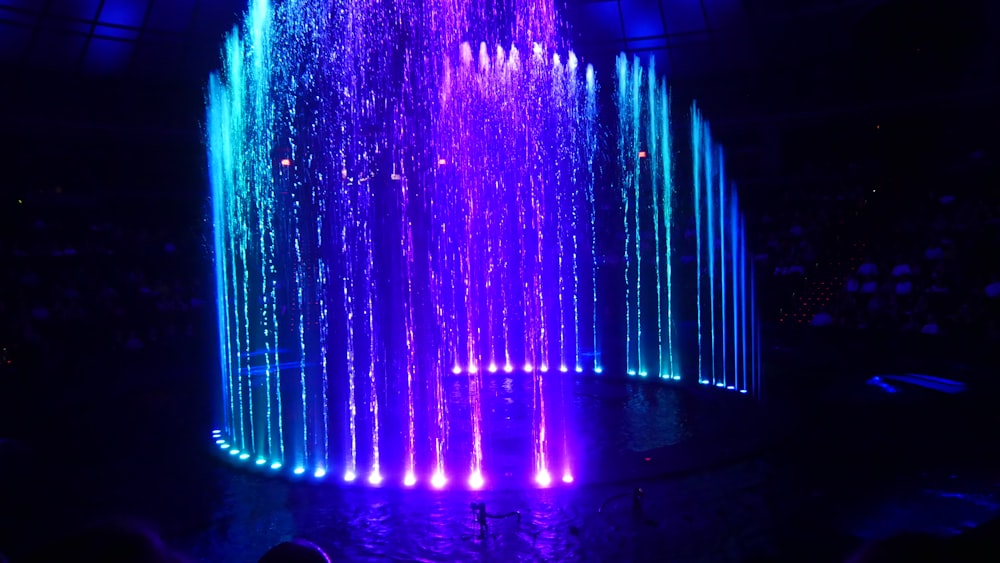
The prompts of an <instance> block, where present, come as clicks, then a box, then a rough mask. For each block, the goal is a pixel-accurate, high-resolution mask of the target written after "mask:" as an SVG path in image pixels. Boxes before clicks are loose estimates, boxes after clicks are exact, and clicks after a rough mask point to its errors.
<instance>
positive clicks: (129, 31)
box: [94, 25, 139, 39]
mask: <svg viewBox="0 0 1000 563" xmlns="http://www.w3.org/2000/svg"><path fill="white" fill-rule="evenodd" d="M94 35H98V36H101V37H104V38H110V39H135V38H137V37H139V29H138V28H135V27H119V26H111V25H98V26H95V27H94Z"/></svg>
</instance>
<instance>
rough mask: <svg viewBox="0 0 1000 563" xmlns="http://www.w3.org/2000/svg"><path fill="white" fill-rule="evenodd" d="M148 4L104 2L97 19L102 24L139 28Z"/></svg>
mask: <svg viewBox="0 0 1000 563" xmlns="http://www.w3.org/2000/svg"><path fill="white" fill-rule="evenodd" d="M161 1H170V0H161ZM148 4H149V2H148V1H146V0H104V6H102V7H101V15H100V17H99V19H100V20H101V22H102V23H110V24H117V25H125V26H130V27H139V26H140V25H142V20H143V18H144V17H145V16H146V7H147V5H148Z"/></svg>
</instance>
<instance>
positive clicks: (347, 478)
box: [344, 471, 358, 483]
mask: <svg viewBox="0 0 1000 563" xmlns="http://www.w3.org/2000/svg"><path fill="white" fill-rule="evenodd" d="M357 478H358V474H357V473H355V472H353V471H348V472H347V473H344V481H347V482H348V483H353V482H354V480H355V479H357Z"/></svg>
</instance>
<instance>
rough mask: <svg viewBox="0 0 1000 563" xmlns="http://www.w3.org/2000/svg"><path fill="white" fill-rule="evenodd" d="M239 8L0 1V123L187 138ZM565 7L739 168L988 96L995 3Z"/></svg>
mask: <svg viewBox="0 0 1000 563" xmlns="http://www.w3.org/2000/svg"><path fill="white" fill-rule="evenodd" d="M246 1H247V0H0V72H2V73H3V74H0V76H6V77H7V80H6V84H5V87H3V88H0V124H2V125H3V127H4V128H5V129H6V130H8V131H15V130H16V131H21V132H23V133H25V134H28V135H36V136H40V135H48V134H49V133H48V132H49V131H55V130H57V129H59V130H60V133H63V132H65V131H68V130H70V129H72V130H73V131H75V132H76V133H74V135H76V136H77V137H78V138H80V139H84V138H87V137H88V136H92V135H93V134H94V132H95V130H97V129H106V130H108V131H109V132H110V133H109V136H112V137H114V138H116V139H125V138H130V139H135V138H144V137H148V136H150V134H151V133H150V132H151V131H153V133H152V134H155V135H164V134H165V135H168V136H171V138H172V139H173V138H176V139H181V140H178V141H177V143H178V144H179V145H184V146H187V145H190V144H192V139H194V143H197V142H198V138H199V136H200V119H201V109H200V108H201V107H202V103H203V102H202V96H203V94H202V89H203V88H204V84H205V78H206V76H207V74H208V72H209V71H210V70H212V69H214V68H216V67H217V66H218V64H219V47H220V44H221V39H222V36H223V34H224V33H225V32H226V31H227V30H228V29H230V28H231V27H232V26H233V25H234V24H235V23H236V22H237V21H239V19H240V15H241V13H242V11H243V10H244V9H245V6H246ZM565 2H566V4H567V5H566V9H565V12H564V13H565V14H566V19H567V20H568V23H569V24H570V29H571V33H572V36H571V38H570V39H571V43H572V45H573V46H574V48H575V49H576V51H577V53H578V54H580V55H581V56H582V57H583V59H584V60H586V61H589V62H594V63H595V66H596V67H597V69H598V72H599V73H607V72H610V71H609V70H608V69H610V68H613V67H612V66H611V65H612V64H613V61H612V59H613V57H614V56H615V55H617V54H618V53H619V52H621V51H626V52H629V53H634V54H636V55H638V56H640V57H644V58H646V57H651V56H653V57H655V58H656V61H657V63H656V64H657V68H658V69H660V70H661V71H662V72H663V73H664V74H665V75H666V76H667V77H668V79H669V80H670V82H671V84H672V87H673V89H674V91H675V93H677V94H678V99H685V100H686V99H692V98H697V99H698V100H699V101H700V102H701V103H702V105H703V107H705V109H706V114H707V115H710V116H712V119H713V121H714V122H715V123H717V124H718V125H719V130H720V132H721V135H722V137H723V138H724V140H725V141H726V143H727V145H729V146H731V147H733V149H734V151H733V153H734V159H733V160H734V162H735V161H738V160H740V159H742V160H744V161H746V162H747V165H745V166H744V168H745V169H746V170H748V171H749V169H750V167H752V166H759V165H760V162H763V161H764V160H765V155H767V154H781V153H783V152H785V153H787V152H788V151H787V150H784V149H782V148H780V147H781V146H782V145H796V146H799V145H801V143H800V142H798V141H790V140H789V139H795V138H797V137H794V136H793V134H792V133H788V132H787V130H792V129H796V128H798V129H799V131H797V132H794V135H798V136H799V137H809V138H819V137H821V136H822V133H821V132H818V130H808V128H806V129H807V130H806V131H805V132H803V131H802V129H803V125H802V123H803V122H804V121H810V122H815V123H820V122H822V123H823V125H822V126H823V127H828V126H829V125H830V124H831V123H832V124H836V125H837V126H840V125H842V124H843V122H844V121H845V120H844V119H843V118H842V116H844V115H850V116H852V117H851V119H854V120H860V121H864V120H870V119H873V117H872V116H873V115H876V114H880V113H884V110H886V108H891V109H892V111H899V108H903V109H904V110H906V111H910V112H911V113H912V114H919V113H921V112H924V111H925V108H927V107H930V106H934V107H935V108H940V107H954V108H958V109H960V110H961V111H964V112H969V111H970V110H969V108H971V107H979V106H982V105H984V104H993V100H995V99H998V96H1000V90H998V88H997V84H998V83H1000V62H998V56H997V53H998V52H1000V40H998V39H997V38H998V37H1000V2H992V1H991V0H949V2H943V1H935V0H565ZM67 83H68V84H71V85H70V86H68V87H67V86H66V84H67ZM67 92H68V93H67ZM32 108H33V109H32ZM906 108H909V109H908V110H907V109H906ZM935 111H937V109H936V110H935ZM60 112H61V113H60ZM61 115H62V117H60V116H61ZM973 115H975V113H974V112H973ZM858 116H860V117H858ZM963 119H964V118H963ZM783 120H784V122H785V123H781V122H782V121H783ZM46 122H51V123H52V127H50V128H48V129H46V128H45V127H44V123H46ZM40 124H43V125H40ZM66 124H69V125H68V126H67V125H66ZM865 126H867V125H865ZM727 127H728V129H727ZM810 127H819V125H810ZM60 128H61V129H60ZM778 129H785V130H786V131H782V132H777V130H778ZM121 142H123V143H124V142H125V141H121ZM776 147H777V148H776ZM811 150H812V152H814V153H821V152H824V151H826V150H827V149H825V148H823V147H821V146H817V147H814V148H811ZM741 151H742V152H741ZM837 158H838V159H840V160H843V159H841V158H840V157H839V156H838V157H837ZM845 158H846V157H845ZM781 167H782V164H781V162H780V161H776V162H772V163H771V164H769V165H768V166H767V167H766V168H767V169H766V170H762V171H761V172H760V174H759V175H760V177H770V176H772V175H773V172H774V170H777V169H779V168H781Z"/></svg>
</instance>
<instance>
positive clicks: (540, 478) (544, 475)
mask: <svg viewBox="0 0 1000 563" xmlns="http://www.w3.org/2000/svg"><path fill="white" fill-rule="evenodd" d="M535 482H536V483H538V484H539V485H541V486H543V487H548V486H549V485H551V484H552V475H550V474H549V470H548V469H542V470H541V471H539V472H538V474H536V475H535Z"/></svg>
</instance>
